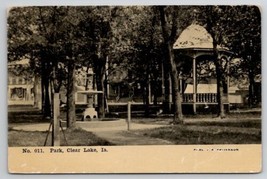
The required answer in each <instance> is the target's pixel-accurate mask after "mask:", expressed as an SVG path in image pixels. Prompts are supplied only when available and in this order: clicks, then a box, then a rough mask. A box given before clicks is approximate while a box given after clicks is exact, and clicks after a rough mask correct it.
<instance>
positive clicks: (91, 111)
mask: <svg viewBox="0 0 267 179" xmlns="http://www.w3.org/2000/svg"><path fill="white" fill-rule="evenodd" d="M77 93H80V94H85V95H87V108H86V109H85V110H84V112H83V118H82V120H83V121H85V120H88V119H89V120H92V119H98V115H97V111H96V110H95V108H94V105H93V104H94V100H93V99H94V95H97V94H101V93H103V92H102V91H95V90H88V91H77Z"/></svg>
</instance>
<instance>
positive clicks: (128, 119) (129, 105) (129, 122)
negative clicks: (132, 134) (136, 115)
mask: <svg viewBox="0 0 267 179" xmlns="http://www.w3.org/2000/svg"><path fill="white" fill-rule="evenodd" d="M127 109H128V110H127V111H128V112H127V114H128V115H127V116H128V118H127V130H128V131H129V130H130V129H131V127H130V125H131V102H130V101H128V103H127Z"/></svg>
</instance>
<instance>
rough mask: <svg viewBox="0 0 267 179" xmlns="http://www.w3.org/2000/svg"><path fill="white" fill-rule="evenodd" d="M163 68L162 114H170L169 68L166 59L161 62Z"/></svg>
mask: <svg viewBox="0 0 267 179" xmlns="http://www.w3.org/2000/svg"><path fill="white" fill-rule="evenodd" d="M163 68H164V73H163V75H164V76H163V78H164V84H163V85H164V89H163V93H164V99H163V113H166V114H168V113H170V112H171V105H170V98H169V95H170V81H169V79H170V66H169V63H168V59H167V58H166V59H165V60H164V62H163Z"/></svg>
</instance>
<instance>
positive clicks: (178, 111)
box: [168, 44, 183, 123]
mask: <svg viewBox="0 0 267 179" xmlns="http://www.w3.org/2000/svg"><path fill="white" fill-rule="evenodd" d="M168 52H169V58H170V64H171V79H172V85H173V86H172V88H173V89H174V91H173V92H172V93H173V94H172V95H173V104H174V118H173V123H182V122H183V114H182V101H181V95H180V90H179V80H178V71H177V67H176V63H175V61H174V55H173V51H172V47H171V45H170V44H168Z"/></svg>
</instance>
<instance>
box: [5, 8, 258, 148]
mask: <svg viewBox="0 0 267 179" xmlns="http://www.w3.org/2000/svg"><path fill="white" fill-rule="evenodd" d="M7 29H8V33H7V35H8V38H7V40H8V41H7V44H8V54H7V57H8V59H7V60H8V63H7V64H8V66H7V68H8V87H7V90H8V93H7V100H8V101H7V102H8V146H9V147H20V146H107V145H115V146H116V145H190V144H261V124H262V121H261V120H262V119H261V101H262V99H261V93H262V92H261V84H262V83H261V82H262V78H261V76H262V75H261V12H260V9H259V7H256V6H246V5H242V6H38V7H37V6H36V7H35V6H32V7H31V6H28V7H13V8H10V9H9V10H8V15H7Z"/></svg>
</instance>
